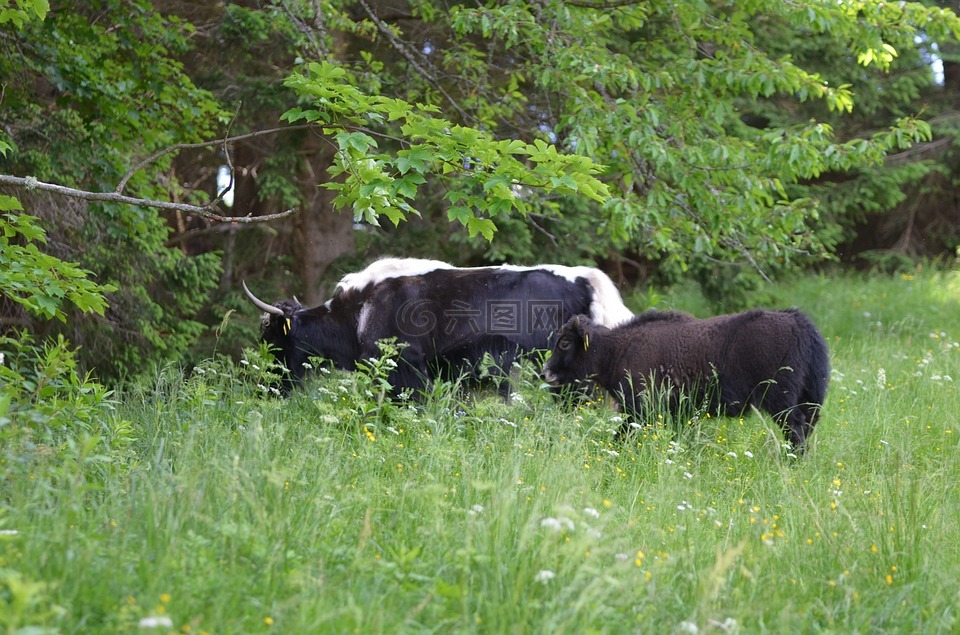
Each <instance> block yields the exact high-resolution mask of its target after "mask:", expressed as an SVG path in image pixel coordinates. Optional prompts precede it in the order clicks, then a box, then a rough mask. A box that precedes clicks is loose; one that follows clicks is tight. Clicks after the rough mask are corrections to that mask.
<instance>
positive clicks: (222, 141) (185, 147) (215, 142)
mask: <svg viewBox="0 0 960 635" xmlns="http://www.w3.org/2000/svg"><path fill="white" fill-rule="evenodd" d="M312 126H313V124H297V125H295V126H282V127H280V128H269V129H267V130H257V131H256V132H248V133H247V134H241V135H237V136H236V137H225V138H223V139H214V140H213V141H200V142H198V143H177V144H174V145H172V146H169V147H166V148H164V149H163V150H159V151H157V152H154V153H153V154H151V155H150V156H148V157H147V158H146V159H144V160H143V161H141V162H140V163H138V164H136V165H135V166H133V167H132V168H130V171H128V172H127V173H126V174H125V175H124V176H123V178H122V179H121V180H120V184H119V185H117V189H115V190H114V193H116V194H122V193H123V190H124V188H126V187H127V182H128V181H129V180H130V178H131V177H132V176H133V175H134V174H136V173H137V172H139V171H140V170H142V169H143V168H145V167H146V166H148V165H150V164H151V163H153V162H154V161H156V160H157V159H159V158H160V157H162V156H164V155H165V154H170V153H171V152H175V151H177V150H193V149H196V148H207V147H210V146H215V145H220V144H223V145H224V146H226V144H228V143H235V142H237V141H244V140H246V139H253V138H254V137H262V136H263V135H268V134H277V133H278V132H284V131H286V130H301V129H303V128H310V127H312Z"/></svg>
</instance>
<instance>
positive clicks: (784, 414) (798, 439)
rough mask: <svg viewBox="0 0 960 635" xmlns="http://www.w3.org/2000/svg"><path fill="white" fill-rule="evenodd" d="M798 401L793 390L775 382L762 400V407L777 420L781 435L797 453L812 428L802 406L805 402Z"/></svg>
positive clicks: (801, 448) (797, 396)
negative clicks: (781, 386) (786, 389)
mask: <svg viewBox="0 0 960 635" xmlns="http://www.w3.org/2000/svg"><path fill="white" fill-rule="evenodd" d="M799 402H800V397H799V395H798V394H796V392H795V391H784V390H782V389H781V388H780V387H779V386H778V385H777V384H773V385H771V386H770V389H769V390H768V391H767V393H766V394H765V395H764V398H763V402H762V406H763V409H764V410H766V411H767V412H768V413H770V414H771V415H773V417H774V419H776V420H777V423H779V424H780V428H781V429H782V430H783V436H784V437H786V439H787V441H789V442H790V445H791V446H792V447H793V450H794V451H795V452H797V453H800V452H803V448H804V444H805V443H806V440H807V436H808V435H809V433H810V431H811V430H813V424H812V423H811V422H810V420H809V419H808V417H807V412H806V410H805V408H804V405H805V404H801V403H799ZM814 421H816V419H814Z"/></svg>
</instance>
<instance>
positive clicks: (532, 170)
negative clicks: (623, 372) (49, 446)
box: [0, 0, 960, 380]
mask: <svg viewBox="0 0 960 635" xmlns="http://www.w3.org/2000/svg"><path fill="white" fill-rule="evenodd" d="M44 4H45V3H43V2H39V1H37V0H32V1H28V0H23V1H20V2H13V3H10V2H2V3H0V15H2V14H3V12H12V13H8V14H7V15H6V16H4V17H3V18H0V86H2V91H0V124H2V129H0V141H2V142H3V144H4V146H5V147H6V151H5V152H4V154H3V156H2V157H0V174H3V175H9V176H12V177H27V176H30V177H35V178H36V179H38V180H39V181H42V182H45V183H55V184H59V185H62V186H66V187H70V188H75V189H76V190H77V191H82V192H106V193H110V192H121V191H122V192H123V193H125V194H129V195H130V196H133V197H137V198H140V199H149V200H157V201H172V202H180V203H183V204H185V205H193V206H201V207H202V206H204V205H206V204H207V203H208V202H210V201H211V200H213V199H214V198H216V196H217V194H218V187H217V173H218V170H220V168H221V166H224V165H229V166H232V169H233V174H234V179H235V182H234V194H233V203H232V206H231V207H229V208H227V207H226V206H224V205H223V204H222V203H221V204H219V205H218V206H217V209H219V211H220V213H221V214H223V215H237V216H247V215H252V216H254V217H259V216H264V215H270V214H278V213H280V212H283V211H285V210H288V209H295V210H297V211H296V213H294V214H292V215H290V216H287V217H285V218H282V219H279V220H274V221H270V222H263V223H242V224H241V223H229V222H220V221H217V220H212V219H211V218H210V217H209V216H208V215H205V214H202V213H190V212H185V211H182V210H163V209H157V208H156V207H152V206H150V205H130V204H127V203H121V202H115V201H93V200H87V199H85V198H82V197H78V196H73V195H67V196H64V195H62V194H59V193H55V192H52V191H47V190H44V189H42V188H30V187H23V186H22V184H20V185H18V184H16V183H13V184H8V185H7V186H5V187H3V188H2V190H0V191H2V192H3V193H4V194H6V195H8V196H11V197H15V198H16V199H17V200H18V201H19V205H20V206H21V207H22V210H17V209H9V210H8V211H7V215H6V216H4V218H5V220H4V223H5V225H4V227H5V231H7V234H8V238H10V240H11V241H12V242H10V244H11V245H12V244H19V245H21V246H23V245H24V244H26V243H27V242H29V239H28V238H26V237H25V236H24V235H23V234H15V233H14V232H13V231H12V230H9V227H10V224H11V223H13V222H14V221H13V219H14V218H16V217H18V216H21V215H29V216H32V217H35V218H36V219H38V220H37V224H38V226H39V227H42V229H43V230H44V231H45V233H46V242H45V243H43V244H41V245H40V246H41V251H42V252H43V253H45V254H48V255H50V256H53V257H55V258H56V259H59V260H61V261H67V262H74V263H77V264H78V265H79V266H80V267H82V268H83V269H85V270H87V271H89V272H91V273H92V276H91V278H92V280H95V281H96V282H98V283H100V284H104V285H110V287H109V289H110V290H108V292H107V293H106V296H105V299H106V306H105V308H104V310H103V312H102V314H98V313H96V312H83V311H82V310H81V309H83V308H85V307H83V306H77V305H64V307H63V310H64V314H63V316H62V317H63V318H64V319H62V320H60V319H55V318H54V319H51V317H52V316H51V314H50V313H49V312H47V313H44V312H42V311H36V310H31V308H30V307H29V306H28V305H26V304H25V303H24V302H23V301H22V300H23V297H25V295H27V294H28V292H27V291H24V290H23V289H17V288H16V287H12V286H10V284H7V285H6V286H5V287H4V293H3V294H0V323H2V328H3V329H4V331H5V332H6V333H8V334H9V333H12V332H21V331H24V330H25V331H27V332H30V333H33V334H34V335H35V336H36V337H38V338H41V339H42V338H44V337H48V336H52V335H54V334H58V333H59V334H63V335H64V336H65V337H66V338H67V339H68V340H69V341H70V342H71V343H73V345H75V346H77V347H78V349H79V350H78V356H79V357H78V358H79V360H80V361H81V364H82V365H83V366H84V367H86V368H95V369H96V372H97V375H98V376H99V377H102V378H104V379H108V380H109V379H112V378H119V377H123V376H126V375H129V374H132V373H137V372H139V371H141V370H143V369H145V368H148V367H150V366H151V365H153V364H156V363H158V362H161V361H164V360H180V361H184V362H189V361H190V360H195V359H198V358H200V357H203V356H207V355H210V354H211V353H212V352H213V350H214V348H215V347H216V350H217V351H218V352H226V353H229V352H231V351H236V350H238V349H239V347H241V346H247V345H250V344H251V343H252V342H254V341H255V340H256V337H257V320H256V317H255V315H254V313H255V312H254V310H253V309H252V307H251V306H250V305H249V302H247V301H246V299H245V298H244V297H243V294H242V292H241V290H240V281H241V280H245V281H246V282H247V284H248V285H250V287H251V288H253V289H255V290H256V293H257V295H259V296H260V297H263V298H265V299H274V298H281V297H289V296H292V295H294V294H295V295H297V296H298V297H299V298H300V299H301V301H304V302H305V303H314V302H320V301H322V300H324V299H325V298H326V297H328V294H329V293H330V292H331V291H332V285H333V283H334V282H335V281H336V280H337V279H338V278H339V277H340V276H341V275H342V274H343V273H344V272H348V271H353V270H356V269H358V268H360V267H362V266H364V265H365V264H366V263H367V262H369V261H370V260H372V259H374V258H375V257H378V256H381V255H394V256H417V257H430V258H439V259H443V260H448V261H450V262H452V263H455V264H458V265H481V264H491V263H498V262H504V261H509V262H515V263H522V264H532V263H537V262H560V263H566V264H596V265H598V266H600V267H602V268H603V269H604V270H606V271H607V272H608V273H609V274H610V275H611V276H612V277H613V278H614V280H615V281H616V282H617V283H618V284H619V285H620V286H621V289H622V290H624V292H627V291H628V290H630V289H635V288H646V287H647V286H648V285H650V284H653V285H668V284H671V283H675V282H677V281H680V280H691V281H696V282H698V283H699V284H700V285H701V286H702V288H703V290H704V294H705V296H706V297H707V298H708V299H710V300H711V301H712V302H713V303H714V306H713V307H712V309H713V310H723V309H729V308H735V307H736V305H737V302H738V297H739V295H738V293H739V291H741V290H743V289H752V288H756V287H757V286H759V285H762V284H768V283H769V281H771V280H774V279H776V277H777V276H780V275H784V274H794V273H796V272H804V271H810V270H816V269H817V268H821V267H824V266H838V265H839V266H842V267H852V268H876V267H882V268H886V269H892V270H895V269H898V268H906V269H912V268H915V267H917V266H928V265H929V264H930V263H936V262H944V261H950V260H951V259H952V258H953V257H954V256H955V255H956V249H957V246H958V244H960V206H958V200H957V191H958V190H957V179H958V175H960V169H958V167H960V166H958V160H960V154H958V143H957V142H958V138H960V57H958V46H957V39H956V34H957V31H958V30H960V27H958V23H957V20H956V16H955V15H954V14H953V12H952V11H953V10H956V9H957V7H956V3H950V2H940V3H933V2H924V3H900V4H897V5H896V6H894V5H893V3H889V4H890V5H891V6H887V4H882V5H881V3H855V2H851V3H840V4H838V3H829V2H827V3H819V2H809V3H807V2H794V3H764V2H759V3H752V2H742V3H740V2H737V3H727V2H719V1H716V2H714V1H710V2H694V3H674V2H667V1H666V0H653V1H650V2H642V3H640V2H622V1H613V2H602V1H601V2H588V1H585V0H582V1H581V0H576V1H566V2H563V1H542V2H530V3H527V2H510V1H504V2H495V3H488V4H466V3H465V4H457V3H452V2H444V1H442V0H422V1H421V0H413V1H410V2H406V1H401V0H396V1H393V0H386V1H382V0H333V1H330V2H319V1H313V2H311V1H293V0H290V1H278V2H255V1H247V2H221V1H213V0H210V1H191V2H182V1H177V0H156V1H153V2H148V1H145V0H137V1H134V2H129V1H120V0H93V1H91V2H85V3H80V4H81V5H82V6H78V3H65V2H51V3H50V5H49V11H46V10H44V9H45V7H44V6H43V5H44ZM675 5H677V6H675ZM17 11H19V12H20V14H17V13H16V12H17ZM31 11H33V13H31ZM318 62H324V63H326V64H327V66H324V67H322V68H321V67H320V66H319V65H317V66H315V67H313V68H311V67H310V66H309V64H310V63H318ZM334 70H337V72H338V73H339V72H341V71H342V74H335V73H334ZM348 88H351V89H355V90H357V91H358V94H359V96H354V97H351V98H353V99H354V101H353V102H350V103H352V104H354V107H355V111H352V112H350V111H347V110H345V106H342V104H345V103H347V97H350V94H348V91H347V89H348ZM381 98H386V99H389V100H391V101H386V100H385V99H381ZM418 105H424V106H427V107H429V108H430V109H429V110H422V111H420V110H418V108H419V106H418ZM390 108H393V109H395V110H394V111H388V109H390ZM292 109H296V110H294V111H292ZM378 109H381V110H378ZM291 111H292V112H294V113H296V114H295V115H292V116H291V115H289V114H288V116H287V117H286V118H284V113H290V112H291ZM414 111H417V118H415V119H414V118H405V117H408V115H409V114H410V113H411V112H414ZM387 112H395V113H396V118H395V119H394V118H392V117H393V116H392V115H389V114H384V113H387ZM424 113H426V114H424ZM431 118H432V119H431ZM398 122H399V123H398ZM401 123H402V125H401ZM433 124H435V125H433ZM431 125H432V126H433V127H432V128H431ZM418 126H420V127H419V128H418ZM468 132H469V134H468ZM470 135H475V136H473V137H471V136H470ZM226 138H229V139H230V141H229V142H221V141H218V140H222V139H226ZM444 139H452V140H455V141H457V143H458V144H459V145H456V146H452V145H451V146H446V145H444ZM461 139H464V140H465V141H464V140H461ZM510 140H519V141H520V142H522V143H524V144H529V145H528V146H525V147H528V148H533V147H535V144H536V143H537V142H538V140H539V142H541V143H545V144H547V145H549V146H551V147H554V146H555V147H556V148H557V149H558V150H559V151H560V152H561V153H562V154H564V155H571V156H579V157H588V158H589V159H590V160H591V161H592V163H590V165H587V164H584V165H583V166H579V164H577V165H573V166H570V165H568V166H567V167H559V165H560V164H559V163H543V164H537V166H536V167H534V162H533V161H534V159H533V158H528V161H527V162H526V163H525V164H524V165H517V166H513V167H510V166H507V167H503V166H505V165H507V164H506V162H505V161H504V160H503V159H504V156H505V155H498V154H496V150H497V148H501V149H502V148H503V147H505V146H502V145H501V146H497V145H496V143H499V142H501V141H507V142H509V141H510ZM518 147H519V146H518ZM536 147H539V146H536ZM465 148H466V149H465ZM458 153H459V154H458ZM523 156H527V157H529V155H523ZM487 157H490V158H487ZM546 160H547V159H545V161H546ZM550 160H551V161H553V160H554V159H553V158H550ZM371 166H373V167H375V168H376V174H375V175H374V176H372V177H371V176H369V175H368V174H367V173H366V172H365V170H367V169H368V168H371ZM544 166H545V167H544ZM591 166H592V167H591ZM508 167H509V169H511V170H524V169H525V170H528V174H527V175H528V176H529V179H526V178H518V177H517V176H516V174H522V173H521V172H509V171H507V169H508ZM537 179H540V180H537ZM121 184H122V187H121ZM329 184H334V188H333V189H331V188H329V187H325V185H329ZM338 184H339V185H338ZM594 187H602V188H604V189H605V191H603V192H599V191H590V188H594ZM378 188H379V189H378ZM381 190H382V191H384V192H386V193H385V194H383V196H382V197H381V198H382V200H381V198H376V197H377V196H380V192H381ZM371 192H373V193H374V194H371ZM598 192H599V193H598ZM591 193H592V194H593V196H591V195H590V194H591ZM510 197H513V198H514V199H515V200H514V201H513V202H511V200H510ZM368 199H369V200H368ZM365 201H366V202H365ZM463 201H466V203H464V202H463ZM504 201H506V202H504ZM398 204H401V205H400V206H399V207H397V205H398ZM364 205H366V207H364ZM403 205H409V208H404V207H403ZM391 206H393V207H391ZM389 209H409V210H415V212H416V213H413V212H411V211H407V212H406V213H404V214H403V215H402V218H400V217H396V218H391V217H390V214H388V213H387V212H385V211H384V210H389ZM392 221H396V222H392ZM11 237H12V238H11ZM491 238H492V240H491ZM12 253H13V251H10V252H9V254H8V261H5V262H4V265H5V266H6V267H8V272H7V275H8V276H9V278H8V280H12V279H14V278H15V276H16V275H17V274H16V273H15V272H16V271H18V269H17V266H19V265H18V263H17V262H15V261H14V260H10V258H12V256H10V254H12ZM11 272H13V273H11ZM231 311H234V312H237V313H236V314H230V312H231ZM227 315H233V316H234V317H233V318H232V324H231V328H230V329H227V330H224V331H222V333H221V332H220V327H221V326H222V324H223V322H224V318H225V316H227ZM240 316H242V317H240ZM218 334H219V335H220V337H219V338H218Z"/></svg>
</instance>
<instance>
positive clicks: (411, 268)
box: [337, 258, 633, 328]
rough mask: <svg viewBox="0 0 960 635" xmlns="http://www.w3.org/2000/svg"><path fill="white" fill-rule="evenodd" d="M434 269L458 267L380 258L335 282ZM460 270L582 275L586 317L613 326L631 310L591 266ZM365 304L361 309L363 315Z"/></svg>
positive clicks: (358, 283)
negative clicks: (588, 295) (587, 290)
mask: <svg viewBox="0 0 960 635" xmlns="http://www.w3.org/2000/svg"><path fill="white" fill-rule="evenodd" d="M438 269H458V267H454V266H453V265H451V264H450V263H447V262H443V261H442V260H428V259H423V258H381V259H380V260H375V261H374V262H372V263H370V264H369V265H368V266H367V268H366V269H363V270H362V271H358V272H356V273H348V274H346V275H345V276H343V278H341V279H340V282H338V283H337V289H338V291H347V290H350V289H356V290H360V289H363V288H365V287H366V286H367V285H372V284H377V283H378V282H382V281H383V280H386V279H388V278H400V277H403V276H419V275H422V274H425V273H429V272H431V271H436V270H438ZM459 269H460V270H461V271H496V270H498V269H499V270H503V271H535V270H540V271H548V272H550V273H552V274H554V275H557V276H560V277H561V278H563V279H565V280H569V281H570V282H576V280H577V278H584V279H585V280H586V281H587V282H588V283H589V284H590V287H591V288H592V289H593V301H592V302H591V303H590V319H591V320H593V321H594V322H595V323H597V324H602V325H604V326H607V327H611V328H612V327H614V326H617V325H618V324H622V323H623V322H626V321H628V320H630V319H632V318H633V312H632V311H630V309H628V308H627V307H626V305H624V303H623V299H622V298H621V297H620V292H619V291H618V290H617V287H616V285H615V284H613V280H611V279H610V277H609V276H607V274H605V273H603V272H602V271H600V270H599V269H596V268H594V267H584V266H576V267H568V266H566V265H549V264H547V265H530V266H524V265H491V266H489V267H464V268H459ZM366 310H367V307H366V305H365V306H364V308H363V312H361V319H362V316H363V315H365V313H364V312H365V311H366Z"/></svg>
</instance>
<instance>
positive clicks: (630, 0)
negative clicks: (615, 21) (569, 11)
mask: <svg viewBox="0 0 960 635" xmlns="http://www.w3.org/2000/svg"><path fill="white" fill-rule="evenodd" d="M566 3H567V4H569V5H572V6H574V7H583V8H584V9H618V8H620V7H629V6H630V5H632V4H647V2H646V0H608V1H607V2H589V0H586V1H584V0H566Z"/></svg>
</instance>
